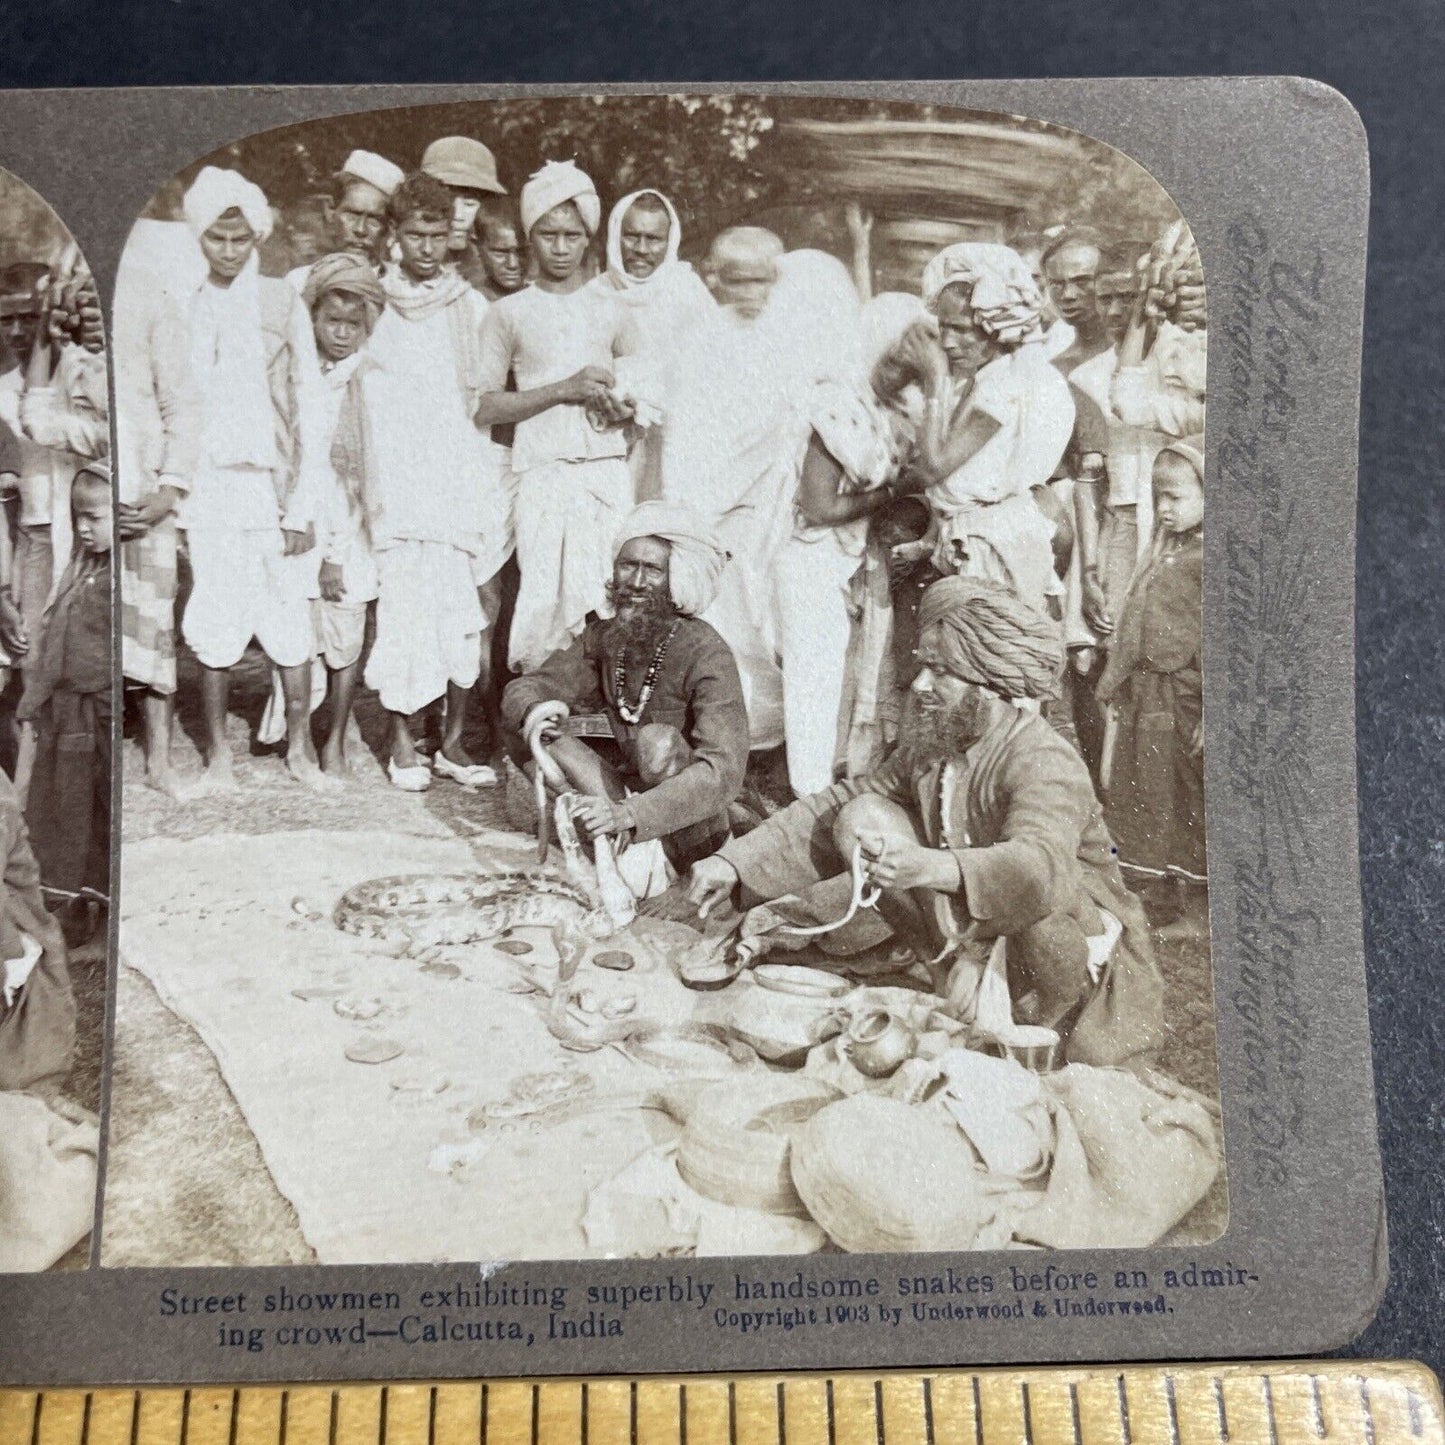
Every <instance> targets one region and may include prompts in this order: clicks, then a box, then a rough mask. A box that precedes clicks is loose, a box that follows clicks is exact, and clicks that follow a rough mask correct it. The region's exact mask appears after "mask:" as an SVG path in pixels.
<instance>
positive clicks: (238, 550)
mask: <svg viewBox="0 0 1445 1445" xmlns="http://www.w3.org/2000/svg"><path fill="white" fill-rule="evenodd" d="M182 209H183V211H184V214H185V219H186V224H187V225H188V226H189V227H190V230H191V234H192V235H193V236H194V237H195V238H196V243H197V245H198V246H199V247H200V249H201V254H202V256H203V257H204V258H205V262H206V268H207V274H206V276H205V279H204V280H202V281H201V282H200V284H199V285H198V286H197V287H196V288H195V289H194V290H193V291H192V292H191V294H190V296H189V297H188V298H186V302H185V304H186V310H187V321H188V323H189V331H190V369H191V373H192V377H193V378H194V382H195V386H196V389H197V391H198V392H199V395H200V400H201V407H202V425H201V438H200V449H199V456H198V458H197V463H196V468H195V472H194V475H193V476H192V478H191V487H190V491H189V492H188V493H187V494H186V495H185V497H184V498H183V499H182V501H181V503H180V509H179V520H180V525H181V526H182V527H183V528H184V529H185V532H186V538H187V545H188V548H189V551H190V560H191V573H192V577H193V582H194V585H193V587H192V590H191V595H190V599H189V600H188V602H187V603H186V610H185V615H184V616H183V618H182V620H181V632H182V635H183V636H184V638H185V640H186V644H187V645H188V646H189V647H190V649H191V651H192V652H194V653H195V655H196V658H197V660H198V661H199V662H200V664H201V698H202V703H203V707H204V712H205V733H206V737H205V744H204V750H205V756H206V770H205V773H204V774H203V777H202V780H201V784H200V787H201V789H203V790H211V789H216V788H229V787H233V786H234V785H235V784H234V779H233V775H232V768H231V745H230V742H229V741H228V739H227V737H226V703H227V695H228V690H229V686H230V670H231V668H233V667H234V666H235V665H236V664H237V663H238V662H239V661H240V660H241V657H242V655H243V654H244V653H245V651H246V648H247V646H248V645H249V644H250V643H251V641H252V639H254V640H255V641H256V642H258V643H259V644H260V646H261V648H262V650H263V651H264V652H265V653H266V655H267V657H269V658H270V660H271V661H272V662H273V663H274V664H275V665H276V667H277V668H279V669H280V672H281V681H282V687H283V690H284V693H285V702H286V722H287V732H288V742H287V756H286V766H287V768H288V769H289V770H290V772H291V775H292V776H293V777H294V778H296V779H297V780H298V781H299V782H302V783H304V784H305V785H306V786H308V787H310V788H313V789H316V790H318V791H329V790H331V789H333V788H335V787H336V786H337V784H336V783H335V781H334V780H333V779H330V778H327V777H326V776H325V775H324V774H323V773H322V772H321V771H320V769H319V768H318V767H317V762H316V753H315V748H314V747H313V745H312V742H311V735H310V728H309V727H308V726H307V718H308V714H309V703H310V691H311V654H312V646H313V631H312V625H311V598H312V597H314V596H316V595H317V560H318V554H317V552H316V550H315V548H316V538H315V523H316V520H317V519H316V516H315V512H314V510H313V506H314V498H313V497H312V495H311V492H310V489H309V488H307V487H304V486H301V485H299V484H298V483H299V480H300V476H301V463H302V419H301V407H302V404H303V400H304V398H305V396H306V394H307V391H308V388H309V386H310V384H311V379H312V378H313V377H314V376H315V374H316V369H317V362H316V346H315V341H314V339H313V336H312V331H311V318H310V317H309V316H308V315H307V313H306V308H305V306H304V305H303V304H302V301H301V298H300V296H299V295H297V293H296V290H295V288H294V287H292V286H289V285H287V284H286V282H284V281H278V280H272V279H271V278H269V277H263V276H261V275H260V272H259V262H258V257H257V254H256V248H257V246H258V245H259V244H260V243H261V242H262V241H264V240H265V239H266V237H267V236H269V235H270V233H271V227H272V224H273V218H272V214H271V207H270V205H269V204H268V203H267V200H266V197H265V195H264V194H263V192H262V191H261V189H260V187H259V186H256V185H254V184H253V183H252V182H250V181H248V180H247V179H246V178H245V176H243V175H241V174H240V172H239V171H233V170H222V169H220V168H218V167H216V166H206V167H204V168H203V169H202V170H201V172H200V174H199V175H197V177H196V179H195V181H194V182H193V183H192V184H191V188H190V189H189V190H188V191H187V192H186V195H185V199H184V201H183V203H182Z"/></svg>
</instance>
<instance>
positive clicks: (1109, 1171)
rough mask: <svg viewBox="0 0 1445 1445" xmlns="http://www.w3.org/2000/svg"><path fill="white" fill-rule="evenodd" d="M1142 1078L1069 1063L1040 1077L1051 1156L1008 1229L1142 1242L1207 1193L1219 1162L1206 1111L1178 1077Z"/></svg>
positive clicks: (1108, 1243) (1025, 1236) (1049, 1240)
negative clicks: (1039, 1185) (1041, 1180)
mask: <svg viewBox="0 0 1445 1445" xmlns="http://www.w3.org/2000/svg"><path fill="white" fill-rule="evenodd" d="M1149 1077H1150V1081H1149V1082H1145V1081H1144V1080H1143V1079H1141V1078H1140V1077H1139V1076H1138V1075H1137V1074H1134V1073H1131V1072H1129V1071H1127V1070H1124V1069H1096V1068H1092V1067H1090V1066H1089V1065H1087V1064H1070V1065H1069V1066H1068V1067H1067V1068H1065V1069H1062V1070H1060V1071H1059V1072H1058V1073H1056V1074H1050V1075H1048V1076H1046V1077H1045V1078H1044V1080H1043V1088H1044V1092H1045V1095H1046V1097H1047V1098H1048V1100H1049V1104H1050V1111H1051V1112H1052V1114H1053V1118H1054V1135H1055V1142H1054V1163H1053V1169H1052V1170H1051V1172H1050V1174H1049V1182H1048V1187H1047V1188H1046V1189H1045V1191H1044V1196H1043V1198H1042V1200H1041V1201H1040V1202H1039V1204H1038V1206H1037V1207H1036V1208H1034V1209H1033V1210H1031V1211H1029V1212H1028V1213H1027V1214H1026V1215H1024V1216H1023V1217H1022V1218H1021V1219H1020V1220H1019V1222H1018V1224H1017V1226H1016V1228H1015V1234H1016V1236H1017V1237H1018V1238H1019V1239H1020V1240H1023V1241H1026V1242H1028V1243H1033V1244H1042V1245H1048V1246H1051V1247H1052V1248H1054V1249H1138V1248H1142V1247H1143V1246H1145V1245H1149V1244H1154V1243H1155V1242H1156V1241H1157V1240H1159V1239H1160V1238H1161V1237H1162V1236H1163V1235H1165V1234H1166V1233H1167V1232H1168V1231H1169V1230H1170V1229H1172V1228H1173V1227H1174V1226H1175V1225H1176V1224H1178V1223H1179V1221H1180V1220H1181V1219H1183V1218H1184V1216H1185V1215H1186V1214H1188V1213H1189V1211H1190V1210H1191V1209H1193V1208H1194V1206H1195V1205H1196V1204H1198V1203H1199V1201H1200V1200H1201V1199H1203V1198H1204V1196H1205V1195H1206V1194H1207V1193H1208V1192H1209V1188H1210V1186H1211V1185H1212V1184H1213V1183H1214V1180H1215V1177H1216V1175H1218V1173H1219V1171H1220V1169H1221V1168H1222V1166H1223V1162H1224V1157H1223V1151H1222V1149H1221V1147H1220V1143H1219V1138H1218V1133H1217V1130H1216V1128H1215V1125H1214V1120H1213V1118H1212V1117H1211V1115H1210V1111H1209V1110H1208V1109H1207V1108H1206V1107H1205V1104H1204V1102H1203V1101H1202V1099H1200V1098H1199V1096H1197V1095H1195V1094H1194V1093H1193V1092H1192V1091H1191V1090H1188V1089H1185V1088H1184V1087H1183V1085H1180V1084H1175V1083H1174V1082H1173V1081H1172V1080H1165V1079H1163V1078H1162V1076H1160V1075H1157V1074H1152V1075H1150V1076H1149ZM1155 1086H1157V1087H1155Z"/></svg>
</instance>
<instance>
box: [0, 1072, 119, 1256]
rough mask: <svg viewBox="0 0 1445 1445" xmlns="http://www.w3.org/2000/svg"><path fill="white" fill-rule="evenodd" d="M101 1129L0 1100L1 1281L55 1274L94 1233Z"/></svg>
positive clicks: (18, 1098) (13, 1097) (23, 1099)
mask: <svg viewBox="0 0 1445 1445" xmlns="http://www.w3.org/2000/svg"><path fill="white" fill-rule="evenodd" d="M99 1150H100V1130H99V1128H98V1127H97V1125H96V1124H95V1123H94V1122H93V1121H92V1120H89V1119H81V1120H74V1119H68V1118H66V1117H65V1116H64V1115H62V1114H59V1113H57V1112H56V1111H55V1110H54V1109H52V1108H51V1107H50V1106H49V1105H48V1104H46V1103H45V1101H44V1100H43V1099H37V1098H36V1097H35V1096H34V1095H33V1094H19V1093H0V1274H22V1273H23V1274H29V1273H34V1272H36V1271H38V1270H42V1269H49V1268H50V1266H51V1265H53V1264H54V1263H55V1262H56V1260H58V1259H60V1258H62V1257H63V1256H64V1255H66V1254H67V1253H69V1252H70V1250H72V1249H74V1248H75V1246H76V1245H77V1244H79V1243H80V1241H81V1240H82V1239H84V1238H85V1237H86V1235H87V1234H89V1233H90V1229H91V1223H92V1221H93V1219H94V1216H95V1185H96V1158H97V1156H98V1154H99Z"/></svg>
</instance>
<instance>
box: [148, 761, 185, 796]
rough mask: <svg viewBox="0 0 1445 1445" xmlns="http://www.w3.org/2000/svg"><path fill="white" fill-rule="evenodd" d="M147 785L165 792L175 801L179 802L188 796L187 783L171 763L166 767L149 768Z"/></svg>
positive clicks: (159, 791) (157, 790) (158, 791)
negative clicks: (182, 780) (183, 781)
mask: <svg viewBox="0 0 1445 1445" xmlns="http://www.w3.org/2000/svg"><path fill="white" fill-rule="evenodd" d="M145 785H146V787H148V788H153V789H154V790H155V791H156V792H157V793H164V794H165V796H166V797H168V798H170V799H171V800H172V801H173V802H177V803H179V802H180V801H181V800H182V799H183V798H184V797H185V796H186V789H185V784H184V783H182V782H181V779H180V777H179V775H178V774H177V773H176V770H175V769H174V768H173V767H171V765H170V764H169V763H167V764H165V766H164V767H156V768H147V769H146V773H145Z"/></svg>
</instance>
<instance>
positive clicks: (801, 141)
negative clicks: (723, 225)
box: [768, 119, 1088, 293]
mask: <svg viewBox="0 0 1445 1445" xmlns="http://www.w3.org/2000/svg"><path fill="white" fill-rule="evenodd" d="M1087 145H1088V142H1087V141H1086V140H1085V138H1084V137H1082V136H1079V135H1076V134H1074V133H1072V132H1069V131H1062V130H1057V129H1048V130H1045V129H1039V128H1035V127H1033V126H1031V125H1030V124H1029V123H1028V122H1026V121H1023V120H1019V121H1013V122H1009V121H1003V120H880V119H874V120H856V121H822V120H802V119H799V120H793V119H789V120H784V121H781V122H780V124H779V128H778V136H777V142H776V144H775V145H774V146H773V147H772V148H771V151H770V154H769V158H768V159H769V165H770V166H775V167H776V168H777V169H779V170H786V171H787V172H789V173H790V174H792V175H802V176H807V177H808V179H809V181H810V182H811V183H813V184H814V185H815V186H816V187H817V189H818V190H820V191H822V192H824V193H825V194H827V195H829V196H830V197H832V198H834V199H833V203H832V204H833V207H835V208H836V213H835V215H834V216H832V217H829V218H828V219H829V221H830V222H831V224H829V225H828V226H827V227H826V229H827V230H828V231H829V232H830V233H831V234H833V235H835V236H836V237H837V238H838V241H839V243H841V249H842V250H843V251H844V252H845V254H846V253H848V252H851V256H850V257H849V259H851V262H852V267H853V272H854V275H855V277H857V278H858V279H859V280H860V283H861V281H862V280H863V278H865V277H866V278H867V279H868V283H869V284H868V288H867V289H868V290H869V292H870V293H871V292H876V291H916V290H917V287H918V281H919V276H920V274H921V273H922V270H923V267H924V265H925V263H926V262H927V260H928V258H929V257H930V256H932V255H933V254H934V253H935V252H936V251H938V250H939V249H940V248H941V247H943V246H946V245H949V244H950V243H952V242H954V241H962V240H980V241H1002V240H1004V239H1006V237H1007V236H1008V235H1009V234H1010V233H1011V232H1012V231H1014V230H1015V229H1017V228H1018V226H1019V225H1020V224H1021V222H1022V221H1023V219H1024V217H1025V216H1026V215H1027V214H1028V213H1029V212H1030V210H1031V208H1034V207H1036V206H1037V205H1038V204H1039V203H1040V202H1042V201H1044V200H1045V199H1046V198H1047V197H1048V196H1049V195H1050V194H1051V193H1052V192H1053V191H1054V190H1055V188H1056V187H1057V186H1058V185H1059V184H1060V183H1061V182H1062V181H1063V180H1065V179H1066V177H1067V176H1068V174H1069V173H1070V172H1072V171H1074V170H1076V169H1077V168H1078V167H1080V166H1083V165H1086V164H1088V154H1087V150H1086V147H1087ZM850 208H851V209H852V211H853V216H852V220H851V224H850V218H849V214H848V212H849V210H850ZM860 214H861V216H862V217H864V218H871V221H872V225H871V226H868V225H867V224H866V223H865V224H864V225H859V224H858V221H859V217H860ZM813 229H815V230H816V229H818V226H817V221H816V220H815V222H814V226H813ZM860 289H862V288H861V285H860Z"/></svg>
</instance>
